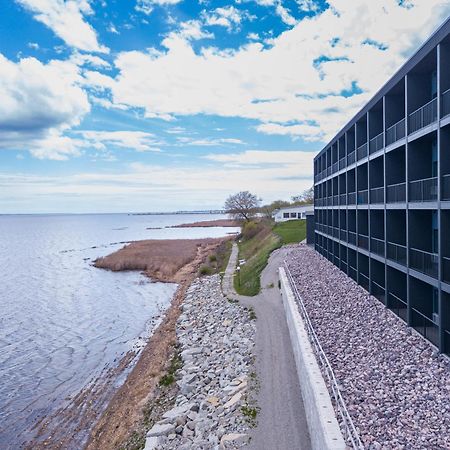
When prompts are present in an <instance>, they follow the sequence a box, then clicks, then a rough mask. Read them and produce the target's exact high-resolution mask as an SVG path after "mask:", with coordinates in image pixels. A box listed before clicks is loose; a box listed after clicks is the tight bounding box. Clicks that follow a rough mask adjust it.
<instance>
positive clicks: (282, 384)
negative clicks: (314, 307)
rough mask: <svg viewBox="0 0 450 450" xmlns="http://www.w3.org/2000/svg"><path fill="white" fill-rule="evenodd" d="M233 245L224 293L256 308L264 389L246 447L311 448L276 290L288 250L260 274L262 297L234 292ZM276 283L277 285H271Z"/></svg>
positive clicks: (275, 449) (258, 363)
mask: <svg viewBox="0 0 450 450" xmlns="http://www.w3.org/2000/svg"><path fill="white" fill-rule="evenodd" d="M237 252H238V250H237V246H236V244H234V247H233V252H232V255H231V257H230V263H229V264H228V267H227V272H226V274H225V277H224V283H223V287H224V292H225V294H226V295H228V296H232V297H235V298H238V299H239V301H240V302H241V304H243V305H244V306H247V307H253V309H254V311H255V313H256V316H257V320H256V327H257V333H256V358H257V360H256V366H257V372H258V379H259V382H260V390H259V393H258V397H257V400H258V405H259V407H260V408H261V412H260V413H259V415H258V426H257V427H256V428H255V429H253V432H252V433H251V435H252V439H251V443H250V445H249V446H247V447H246V448H248V449H251V450H308V449H310V448H311V443H310V438H309V432H308V427H307V422H306V416H305V410H304V405H303V400H302V396H301V391H300V386H299V382H298V377H297V370H296V367H295V361H294V355H293V353H292V347H291V343H290V337H289V331H288V328H287V323H286V317H285V313H284V309H283V303H282V299H281V295H280V291H279V289H278V273H277V271H278V267H280V265H281V264H282V261H283V258H284V254H285V252H286V250H285V249H280V250H277V251H275V252H274V253H273V254H272V255H271V257H270V259H269V264H268V266H267V267H266V268H265V269H264V271H263V273H262V276H261V286H262V287H263V288H262V290H261V293H260V294H259V295H257V296H255V297H244V296H237V294H235V293H234V290H233V289H232V285H231V283H232V273H233V271H234V267H235V266H236V261H237ZM272 283H273V286H274V287H269V286H270V285H271V284H272Z"/></svg>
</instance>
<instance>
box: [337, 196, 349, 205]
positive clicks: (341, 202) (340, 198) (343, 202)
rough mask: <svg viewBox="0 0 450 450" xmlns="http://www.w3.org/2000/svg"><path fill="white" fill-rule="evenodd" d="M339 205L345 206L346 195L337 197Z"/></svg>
mask: <svg viewBox="0 0 450 450" xmlns="http://www.w3.org/2000/svg"><path fill="white" fill-rule="evenodd" d="M339 204H340V205H346V204H347V194H340V195H339Z"/></svg>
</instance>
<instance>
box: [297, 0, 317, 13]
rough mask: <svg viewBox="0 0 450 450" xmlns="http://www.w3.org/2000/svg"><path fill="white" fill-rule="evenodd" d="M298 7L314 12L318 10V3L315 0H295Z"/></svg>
mask: <svg viewBox="0 0 450 450" xmlns="http://www.w3.org/2000/svg"><path fill="white" fill-rule="evenodd" d="M297 3H298V7H299V9H301V10H302V11H305V12H316V11H318V10H319V5H318V3H317V2H316V0H297Z"/></svg>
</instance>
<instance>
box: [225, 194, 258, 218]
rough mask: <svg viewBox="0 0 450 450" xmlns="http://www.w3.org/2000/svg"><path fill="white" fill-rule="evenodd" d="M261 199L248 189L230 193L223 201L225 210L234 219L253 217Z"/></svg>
mask: <svg viewBox="0 0 450 450" xmlns="http://www.w3.org/2000/svg"><path fill="white" fill-rule="evenodd" d="M260 203H261V200H260V199H259V198H258V197H257V196H256V195H253V194H252V193H250V192H248V191H241V192H238V193H237V194H233V195H230V196H229V197H228V198H227V199H226V201H225V206H224V208H225V211H226V213H227V214H229V215H230V216H231V217H233V219H235V220H245V221H246V222H248V221H249V220H251V219H253V218H254V217H255V215H256V213H257V212H258V208H259V205H260Z"/></svg>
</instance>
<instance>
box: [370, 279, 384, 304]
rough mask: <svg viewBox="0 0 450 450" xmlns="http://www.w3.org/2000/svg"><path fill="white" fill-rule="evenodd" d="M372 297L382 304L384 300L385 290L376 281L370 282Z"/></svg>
mask: <svg viewBox="0 0 450 450" xmlns="http://www.w3.org/2000/svg"><path fill="white" fill-rule="evenodd" d="M372 295H373V296H374V297H376V298H377V299H378V300H380V301H381V302H383V303H384V302H385V298H386V289H385V288H384V287H383V286H381V284H378V283H377V282H376V281H372Z"/></svg>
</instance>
